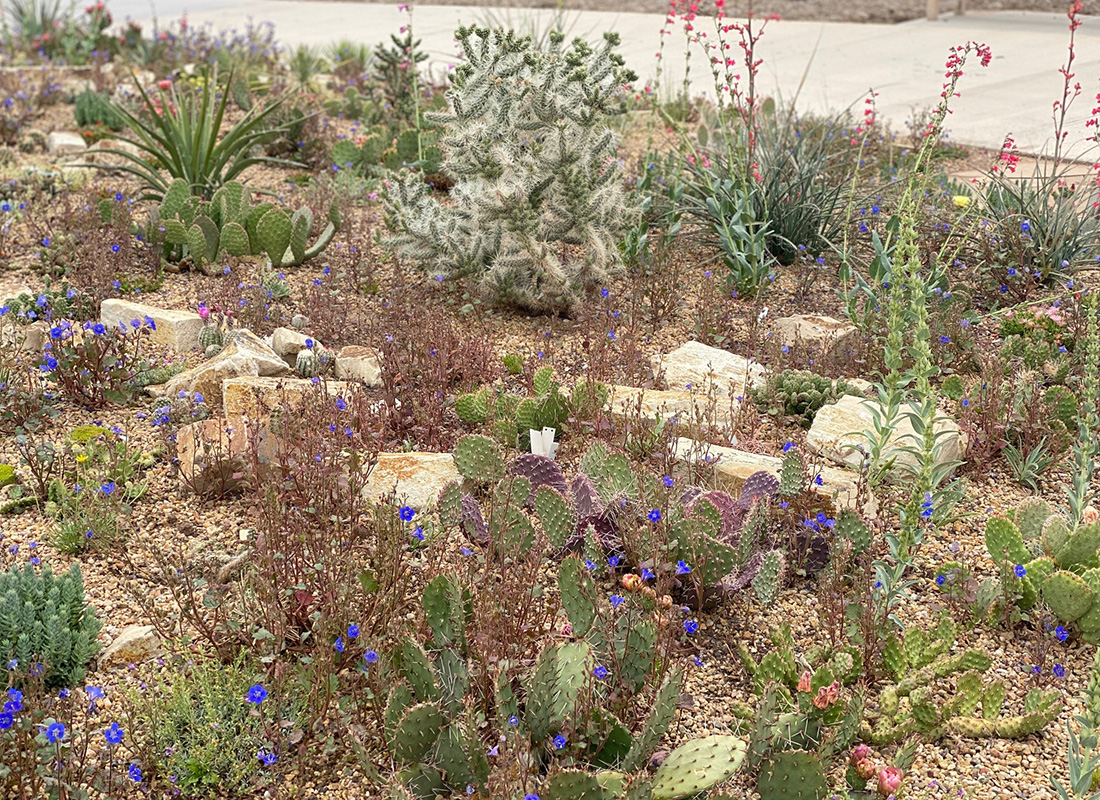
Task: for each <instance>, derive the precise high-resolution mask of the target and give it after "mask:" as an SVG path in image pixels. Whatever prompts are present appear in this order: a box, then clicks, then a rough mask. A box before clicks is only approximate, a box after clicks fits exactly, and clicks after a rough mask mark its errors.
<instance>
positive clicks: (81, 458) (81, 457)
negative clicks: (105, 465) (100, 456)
mask: <svg viewBox="0 0 1100 800" xmlns="http://www.w3.org/2000/svg"><path fill="white" fill-rule="evenodd" d="M76 460H77V463H79V464H83V463H84V462H85V461H87V460H88V457H87V456H86V455H84V454H83V453H81V454H80V455H78V456H77V457H76Z"/></svg>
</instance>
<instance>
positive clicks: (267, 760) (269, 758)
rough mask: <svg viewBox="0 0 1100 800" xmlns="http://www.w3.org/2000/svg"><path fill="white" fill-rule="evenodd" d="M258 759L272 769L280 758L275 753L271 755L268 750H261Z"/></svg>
mask: <svg viewBox="0 0 1100 800" xmlns="http://www.w3.org/2000/svg"><path fill="white" fill-rule="evenodd" d="M256 758H257V759H259V760H260V761H262V762H263V763H264V764H265V765H266V766H268V767H270V766H271V765H272V764H274V763H275V762H276V761H278V760H279V757H278V756H277V755H275V754H274V753H269V752H268V751H267V750H260V751H258V752H257V753H256Z"/></svg>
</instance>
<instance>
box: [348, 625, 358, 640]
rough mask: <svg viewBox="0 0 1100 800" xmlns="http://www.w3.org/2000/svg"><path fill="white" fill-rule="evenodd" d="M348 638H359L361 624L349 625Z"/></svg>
mask: <svg viewBox="0 0 1100 800" xmlns="http://www.w3.org/2000/svg"><path fill="white" fill-rule="evenodd" d="M348 638H349V639H358V638H359V626H358V625H348Z"/></svg>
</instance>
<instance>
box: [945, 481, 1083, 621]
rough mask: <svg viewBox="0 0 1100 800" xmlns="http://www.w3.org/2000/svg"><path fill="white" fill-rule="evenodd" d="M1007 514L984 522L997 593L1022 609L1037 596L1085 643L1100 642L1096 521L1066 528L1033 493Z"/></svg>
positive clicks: (1061, 518)
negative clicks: (998, 581) (997, 575)
mask: <svg viewBox="0 0 1100 800" xmlns="http://www.w3.org/2000/svg"><path fill="white" fill-rule="evenodd" d="M1088 516H1090V517H1091V516H1094V515H1088ZM1011 517H1012V518H1011V519H1009V518H1007V517H995V518H993V519H990V520H988V521H987V522H986V526H985V544H986V548H987V549H988V551H989V557H990V558H991V559H992V560H993V562H994V563H995V564H996V565H997V566H998V568H999V570H1000V577H1001V582H1002V589H1003V590H1004V591H1003V593H1002V597H1009V598H1013V597H1014V598H1015V599H1016V605H1017V606H1018V607H1019V608H1020V609H1021V610H1022V611H1027V610H1028V609H1030V608H1032V607H1033V606H1034V605H1035V604H1036V603H1037V602H1038V601H1039V599H1040V598H1042V600H1043V602H1045V603H1046V605H1047V606H1048V607H1049V608H1050V610H1051V612H1052V613H1053V614H1054V615H1055V616H1056V617H1057V618H1058V619H1059V620H1061V621H1062V622H1063V623H1066V624H1069V623H1073V625H1074V626H1075V627H1076V628H1077V630H1079V631H1080V632H1081V635H1082V638H1083V639H1085V641H1088V642H1090V643H1096V642H1098V641H1100V553H1098V551H1100V520H1097V519H1092V520H1091V521H1082V522H1081V523H1080V524H1078V525H1077V526H1075V527H1072V528H1071V527H1070V524H1069V523H1068V522H1067V521H1066V519H1065V517H1063V516H1062V515H1060V514H1056V513H1053V511H1052V509H1051V507H1050V505H1049V504H1048V503H1047V502H1046V501H1045V500H1042V499H1041V498H1038V497H1031V498H1028V499H1026V500H1024V501H1023V502H1021V503H1020V504H1019V505H1018V506H1017V507H1016V509H1015V510H1014V512H1013V513H1012V515H1011ZM948 566H950V565H944V567H948ZM942 571H943V570H942V569H941V572H942Z"/></svg>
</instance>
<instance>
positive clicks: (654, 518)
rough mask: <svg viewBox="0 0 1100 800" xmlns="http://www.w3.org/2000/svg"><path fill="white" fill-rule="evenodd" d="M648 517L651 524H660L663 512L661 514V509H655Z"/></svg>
mask: <svg viewBox="0 0 1100 800" xmlns="http://www.w3.org/2000/svg"><path fill="white" fill-rule="evenodd" d="M648 517H649V521H650V522H660V521H661V512H660V510H659V509H656V508H655V509H653V510H652V511H650V512H649V514H648Z"/></svg>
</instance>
